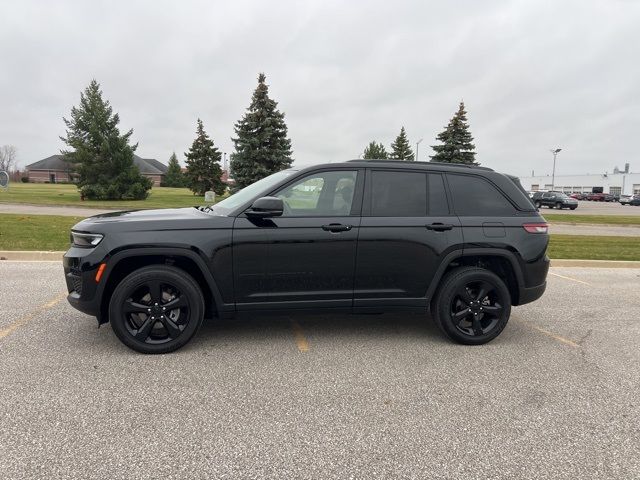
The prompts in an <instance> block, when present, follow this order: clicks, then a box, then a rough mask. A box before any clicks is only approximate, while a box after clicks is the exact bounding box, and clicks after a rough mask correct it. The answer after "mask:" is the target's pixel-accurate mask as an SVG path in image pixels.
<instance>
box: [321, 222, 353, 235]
mask: <svg viewBox="0 0 640 480" xmlns="http://www.w3.org/2000/svg"><path fill="white" fill-rule="evenodd" d="M351 228H352V227H351V225H342V224H341V223H330V224H329V225H322V229H323V230H325V231H327V232H334V233H336V232H348V231H349V230H351Z"/></svg>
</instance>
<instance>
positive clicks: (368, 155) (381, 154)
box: [362, 141, 389, 160]
mask: <svg viewBox="0 0 640 480" xmlns="http://www.w3.org/2000/svg"><path fill="white" fill-rule="evenodd" d="M388 156H389V155H388V154H387V151H386V150H385V148H384V145H382V143H377V142H375V141H373V142H371V143H369V145H368V146H367V148H365V149H364V155H363V156H362V158H364V159H365V160H381V159H385V158H388Z"/></svg>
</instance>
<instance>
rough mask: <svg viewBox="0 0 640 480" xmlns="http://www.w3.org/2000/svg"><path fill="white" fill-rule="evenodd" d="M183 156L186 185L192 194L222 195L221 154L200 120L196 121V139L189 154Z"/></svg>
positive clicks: (223, 187)
mask: <svg viewBox="0 0 640 480" xmlns="http://www.w3.org/2000/svg"><path fill="white" fill-rule="evenodd" d="M184 155H185V157H187V161H186V163H187V173H186V174H185V176H186V184H187V186H188V187H189V189H190V190H191V191H192V192H193V194H194V195H204V193H205V192H206V191H208V190H213V191H214V192H215V193H216V195H222V194H223V193H224V191H225V188H226V185H225V184H224V183H222V178H221V177H222V168H221V167H220V158H222V154H221V153H220V151H219V150H218V149H217V148H216V147H215V146H214V145H213V140H211V139H210V138H209V135H207V133H206V132H205V131H204V126H203V125H202V120H200V119H198V128H197V129H196V139H195V140H194V141H193V144H192V145H191V148H190V149H189V152H188V153H185V154H184Z"/></svg>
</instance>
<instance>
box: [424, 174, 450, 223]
mask: <svg viewBox="0 0 640 480" xmlns="http://www.w3.org/2000/svg"><path fill="white" fill-rule="evenodd" d="M427 178H428V179H429V180H428V188H427V192H428V193H429V215H431V216H433V217H438V216H442V215H449V204H448V203H447V194H446V193H445V191H444V180H443V178H442V175H439V174H435V173H430V174H428V175H427Z"/></svg>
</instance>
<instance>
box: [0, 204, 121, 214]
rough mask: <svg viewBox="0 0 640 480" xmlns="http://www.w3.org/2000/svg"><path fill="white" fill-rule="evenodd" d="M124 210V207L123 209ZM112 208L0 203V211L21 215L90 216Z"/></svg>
mask: <svg viewBox="0 0 640 480" xmlns="http://www.w3.org/2000/svg"><path fill="white" fill-rule="evenodd" d="M124 210H126V209H124ZM113 211H114V210H113V209H111V210H107V209H99V208H86V207H63V206H49V205H27V204H22V203H0V213H18V214H22V215H63V216H66V217H90V216H91V215H99V214H101V213H107V212H113Z"/></svg>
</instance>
